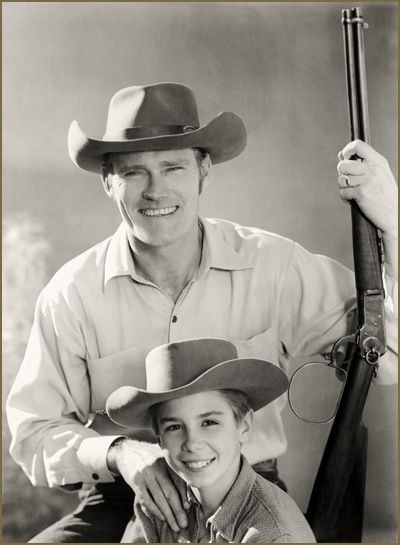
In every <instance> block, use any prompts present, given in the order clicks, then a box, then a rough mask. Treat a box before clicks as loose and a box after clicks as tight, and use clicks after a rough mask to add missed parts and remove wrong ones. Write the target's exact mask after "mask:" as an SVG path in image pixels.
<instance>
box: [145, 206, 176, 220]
mask: <svg viewBox="0 0 400 545" xmlns="http://www.w3.org/2000/svg"><path fill="white" fill-rule="evenodd" d="M177 210H178V206H169V207H167V208H141V209H140V210H139V212H140V214H143V216H147V217H158V218H159V217H162V216H171V215H172V214H174V213H175V212H176V211H177Z"/></svg>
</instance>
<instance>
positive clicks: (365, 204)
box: [337, 140, 397, 239]
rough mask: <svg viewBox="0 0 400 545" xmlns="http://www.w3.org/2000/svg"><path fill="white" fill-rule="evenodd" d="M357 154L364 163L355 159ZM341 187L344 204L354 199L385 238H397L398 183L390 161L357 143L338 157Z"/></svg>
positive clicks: (363, 144)
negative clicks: (353, 158)
mask: <svg viewBox="0 0 400 545" xmlns="http://www.w3.org/2000/svg"><path fill="white" fill-rule="evenodd" d="M353 155H357V156H358V157H359V158H360V159H361V160H352V159H350V157H352V156H353ZM338 157H339V163H338V165H337V170H338V173H339V178H338V184H339V188H340V196H341V198H342V199H343V200H344V201H350V200H352V199H354V200H355V201H357V204H358V206H359V207H360V209H361V210H362V212H363V213H364V214H365V215H366V217H367V218H368V219H369V220H370V221H371V222H372V223H373V224H374V225H375V227H377V228H378V229H380V230H381V231H382V235H383V237H387V238H388V239H397V184H396V181H395V179H394V176H393V174H392V172H391V170H390V167H389V164H388V162H387V160H386V159H385V158H384V157H383V156H382V155H380V154H379V153H378V152H377V151H375V150H374V148H372V147H371V146H370V145H369V144H366V143H365V142H363V141H361V140H354V141H353V142H350V143H349V144H347V146H345V147H344V148H343V150H342V151H340V152H339V154H338Z"/></svg>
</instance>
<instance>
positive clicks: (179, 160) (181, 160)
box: [160, 157, 190, 167]
mask: <svg viewBox="0 0 400 545" xmlns="http://www.w3.org/2000/svg"><path fill="white" fill-rule="evenodd" d="M177 163H179V164H181V165H189V164H190V161H189V159H185V158H184V157H182V158H180V157H178V158H177V159H172V160H169V161H167V160H165V161H162V162H161V163H160V164H161V165H162V166H163V167H169V166H172V165H176V164H177Z"/></svg>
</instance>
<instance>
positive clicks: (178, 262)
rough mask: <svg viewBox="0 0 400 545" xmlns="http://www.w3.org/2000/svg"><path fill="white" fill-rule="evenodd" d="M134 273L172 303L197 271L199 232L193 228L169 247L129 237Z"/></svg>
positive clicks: (198, 228) (200, 251) (199, 248)
mask: <svg viewBox="0 0 400 545" xmlns="http://www.w3.org/2000/svg"><path fill="white" fill-rule="evenodd" d="M128 239H129V244H130V247H131V250H132V255H133V259H134V262H135V269H136V272H137V273H138V274H139V275H140V276H142V277H143V278H144V279H146V280H149V281H150V282H152V283H153V284H155V285H156V286H158V287H159V288H160V289H161V290H163V291H164V292H165V293H167V294H168V295H169V297H170V298H171V300H172V301H174V303H175V302H176V301H177V299H178V297H179V295H180V294H181V293H182V290H183V289H184V288H185V286H186V285H187V284H188V282H190V280H191V279H192V278H193V275H194V273H195V272H196V271H197V269H198V267H199V264H200V260H201V253H202V230H201V228H200V226H196V229H193V231H191V232H190V233H188V235H187V236H185V237H184V238H183V239H181V240H178V241H177V242H175V243H174V244H171V245H169V246H162V247H154V246H146V245H143V244H138V243H137V241H136V240H135V239H134V238H133V237H132V236H131V235H130V234H128Z"/></svg>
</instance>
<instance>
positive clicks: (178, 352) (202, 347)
mask: <svg viewBox="0 0 400 545" xmlns="http://www.w3.org/2000/svg"><path fill="white" fill-rule="evenodd" d="M146 379H147V383H146V390H144V389H142V388H135V387H133V386H123V387H122V388H118V389H117V390H115V391H114V392H113V393H112V394H111V395H110V396H109V397H108V399H107V403H106V410H107V414H108V416H109V417H110V418H111V420H113V421H114V422H116V423H117V424H120V425H122V426H127V427H129V428H148V427H151V419H150V416H149V412H148V410H149V408H150V407H151V406H153V405H156V404H157V403H162V402H164V401H170V400H172V399H177V398H179V397H183V396H187V395H191V394H196V393H198V392H204V391H206V390H219V389H231V390H239V391H241V392H243V393H244V394H246V395H247V397H248V398H249V400H250V403H251V406H252V408H253V409H254V410H255V411H256V410H258V409H261V407H264V405H267V404H268V403H270V402H271V401H273V400H274V399H276V398H277V397H278V396H280V395H281V394H283V393H284V392H285V390H286V389H287V386H288V379H287V377H286V375H285V373H284V372H283V371H282V370H281V369H279V367H277V366H276V365H273V364H272V363H268V362H267V361H264V360H259V359H255V358H238V353H237V350H236V348H235V346H234V345H233V344H232V343H230V342H229V341H226V340H223V339H214V338H209V339H206V338H202V339H189V340H185V341H178V342H173V343H169V344H164V345H162V346H158V347H157V348H154V349H153V350H151V351H150V352H149V354H148V355H147V357H146Z"/></svg>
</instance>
